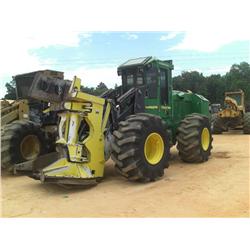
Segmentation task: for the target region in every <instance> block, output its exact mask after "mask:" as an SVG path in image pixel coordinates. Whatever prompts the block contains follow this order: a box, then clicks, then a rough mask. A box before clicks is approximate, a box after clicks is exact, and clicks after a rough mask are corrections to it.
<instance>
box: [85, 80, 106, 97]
mask: <svg viewBox="0 0 250 250" xmlns="http://www.w3.org/2000/svg"><path fill="white" fill-rule="evenodd" d="M107 90H108V87H107V86H106V85H105V83H103V82H100V83H99V84H98V85H97V87H96V88H94V87H90V88H89V87H83V86H81V91H83V92H85V93H88V94H91V95H95V96H99V95H101V94H102V93H104V92H105V91H107Z"/></svg>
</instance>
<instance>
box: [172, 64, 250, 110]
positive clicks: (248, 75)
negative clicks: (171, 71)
mask: <svg viewBox="0 0 250 250" xmlns="http://www.w3.org/2000/svg"><path fill="white" fill-rule="evenodd" d="M173 85H174V89H177V90H182V91H185V90H191V91H193V92H195V93H198V94H201V95H203V96H205V97H206V98H207V99H208V100H209V101H210V102H211V103H221V104H223V101H224V93H225V92H226V91H236V90H239V89H242V90H243V91H244V92H245V102H246V105H247V106H248V105H249V106H250V65H249V64H248V63H247V62H241V63H240V64H233V65H232V67H231V68H230V71H229V72H228V73H226V74H225V75H219V74H217V75H210V76H207V77H205V76H203V74H202V73H199V72H197V71H191V72H186V71H184V72H182V73H181V75H179V76H176V77H174V78H173Z"/></svg>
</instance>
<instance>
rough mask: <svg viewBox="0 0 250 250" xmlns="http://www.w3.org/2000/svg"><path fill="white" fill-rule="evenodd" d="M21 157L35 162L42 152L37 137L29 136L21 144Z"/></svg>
mask: <svg viewBox="0 0 250 250" xmlns="http://www.w3.org/2000/svg"><path fill="white" fill-rule="evenodd" d="M20 151H21V155H22V157H23V158H24V159H25V160H34V159H35V158H36V157H37V156H38V155H39V154H40V151H41V145H40V141H39V139H38V137H37V136H36V135H28V136H26V137H24V138H23V140H22V142H21V144H20Z"/></svg>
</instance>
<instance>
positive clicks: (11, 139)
mask: <svg viewBox="0 0 250 250" xmlns="http://www.w3.org/2000/svg"><path fill="white" fill-rule="evenodd" d="M38 144H39V145H38ZM46 151H47V145H46V140H45V135H44V133H43V131H42V130H41V127H40V126H39V125H38V124H35V123H33V122H31V121H28V120H18V121H14V122H12V123H10V124H8V125H6V126H4V128H3V129H2V135H1V167H2V168H8V169H9V170H11V168H12V166H13V165H14V164H17V163H21V162H25V161H27V160H32V159H35V158H37V157H38V156H39V155H42V154H44V153H46Z"/></svg>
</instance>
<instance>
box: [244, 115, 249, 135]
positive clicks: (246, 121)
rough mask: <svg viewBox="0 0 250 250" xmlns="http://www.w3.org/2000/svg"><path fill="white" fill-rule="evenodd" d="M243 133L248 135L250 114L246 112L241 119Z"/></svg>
mask: <svg viewBox="0 0 250 250" xmlns="http://www.w3.org/2000/svg"><path fill="white" fill-rule="evenodd" d="M243 133H244V134H250V112H246V113H245V114H244V118H243Z"/></svg>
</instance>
